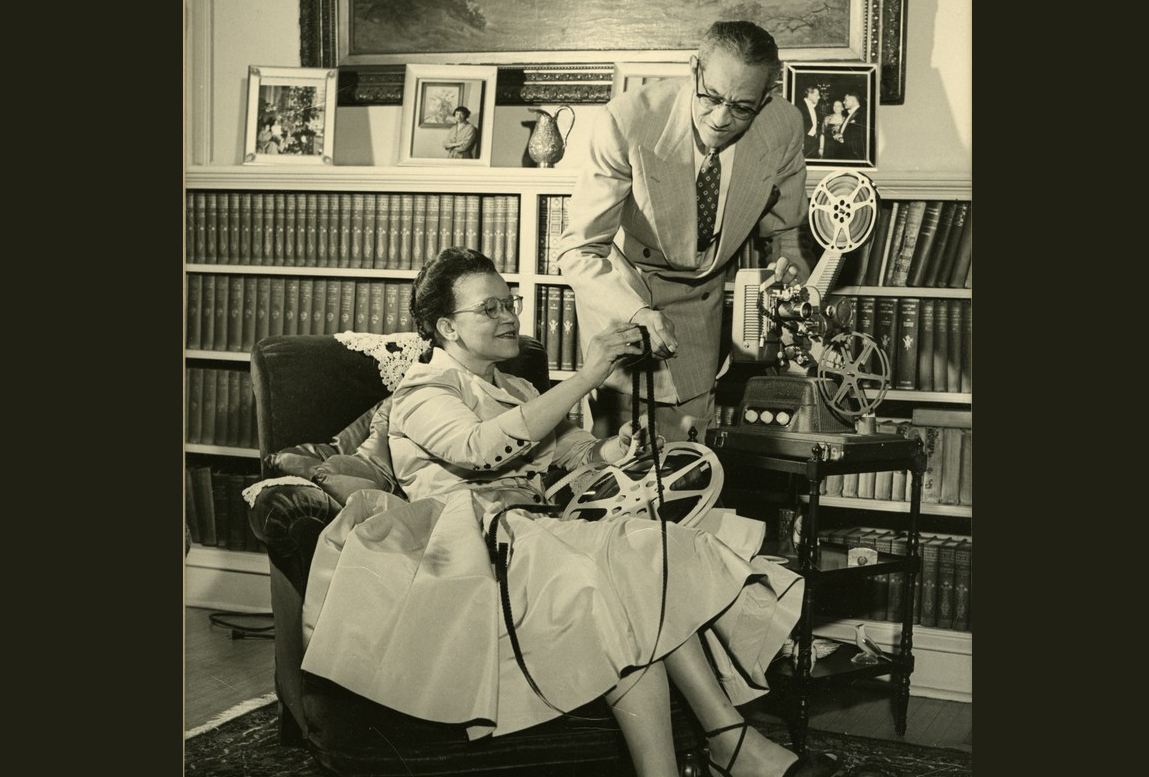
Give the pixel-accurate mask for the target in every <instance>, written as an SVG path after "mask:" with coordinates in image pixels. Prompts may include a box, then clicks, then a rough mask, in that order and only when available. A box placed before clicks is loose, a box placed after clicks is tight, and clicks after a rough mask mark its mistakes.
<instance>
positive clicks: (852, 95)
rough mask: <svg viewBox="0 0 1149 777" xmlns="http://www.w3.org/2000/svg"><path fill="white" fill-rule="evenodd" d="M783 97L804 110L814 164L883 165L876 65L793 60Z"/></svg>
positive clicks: (810, 160) (807, 154)
mask: <svg viewBox="0 0 1149 777" xmlns="http://www.w3.org/2000/svg"><path fill="white" fill-rule="evenodd" d="M783 97H785V98H786V99H787V100H789V101H790V102H791V103H793V104H794V105H795V106H796V107H797V108H798V111H799V113H801V114H802V127H803V129H804V130H805V133H806V134H805V137H804V138H803V140H804V155H805V157H806V164H807V165H808V166H811V167H859V168H875V167H877V165H878V160H877V149H878V132H877V130H878V127H877V116H878V114H877V106H878V66H877V65H876V64H862V63H858V64H842V63H840V62H802V63H795V64H787V65H786V75H785V77H784V79H783Z"/></svg>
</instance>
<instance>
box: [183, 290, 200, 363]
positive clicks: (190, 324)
mask: <svg viewBox="0 0 1149 777" xmlns="http://www.w3.org/2000/svg"><path fill="white" fill-rule="evenodd" d="M187 284H188V299H187V338H186V340H185V342H186V344H187V347H188V349H190V350H198V349H199V348H201V347H202V343H203V340H202V339H201V338H202V334H201V327H200V316H202V315H203V276H202V275H198V274H189V275H188V280H187Z"/></svg>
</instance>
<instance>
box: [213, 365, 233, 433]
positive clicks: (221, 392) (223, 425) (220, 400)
mask: <svg viewBox="0 0 1149 777" xmlns="http://www.w3.org/2000/svg"><path fill="white" fill-rule="evenodd" d="M229 372H230V370H215V444H216V445H231V444H232V442H233V441H234V438H233V436H232V431H231V429H230V428H229V426H228V421H229V420H230V419H231V397H230V396H229V391H228V389H229V387H230V385H231V384H230V383H229V382H228V373H229Z"/></svg>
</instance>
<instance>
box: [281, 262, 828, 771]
mask: <svg viewBox="0 0 1149 777" xmlns="http://www.w3.org/2000/svg"><path fill="white" fill-rule="evenodd" d="M521 303H522V298H521V297H517V296H512V295H511V292H510V289H509V288H508V287H507V284H506V283H505V282H504V280H503V279H502V277H500V276H499V274H498V272H497V271H496V270H495V266H494V264H493V263H492V262H491V260H490V259H488V258H487V257H485V256H483V255H482V254H480V253H478V252H476V251H472V250H468V249H462V248H448V249H446V250H444V251H443V252H442V253H441V254H440V255H439V256H438V257H437V258H435V259H434V260H432V261H430V262H428V263H427V264H426V265H425V266H424V267H423V268H422V269H421V270H420V271H419V274H418V276H417V277H416V278H415V283H414V289H413V293H412V300H411V312H412V314H413V316H414V320H415V321H416V323H417V325H418V328H419V333H420V334H421V335H423V336H424V337H425V338H427V339H428V340H431V341H433V343H434V350H433V353H432V355H431V358H430V361H429V363H426V364H422V363H415V364H413V365H411V367H410V368H409V369H408V371H407V373H406V375H405V377H404V378H403V380H402V381H401V383H400V384H399V386H398V388H397V389H396V391H395V393H394V396H393V400H392V407H391V416H390V427H389V437H390V445H391V454H392V458H393V461H394V466H395V474H396V477H397V478H398V480H399V482H400V485H401V486H402V487H403V490H404V492H405V493H406V494H407V495H408V497H409V498H410V500H411V501H410V503H405V502H403V500H401V499H399V498H398V497H395V496H394V495H391V494H387V493H385V492H382V491H372V490H363V491H359V492H356V493H355V494H354V495H353V496H352V497H351V498H350V499H349V500H348V503H347V505H346V507H345V508H344V509H343V511H342V512H341V513H340V514H339V515H338V516H337V517H336V519H335V520H334V521H333V522H332V523H331V524H330V525H329V526H328V527H327V529H325V530H324V533H323V535H322V536H321V537H320V541H319V544H318V547H317V548H316V553H315V559H314V562H313V564H312V568H311V574H310V578H309V581H308V589H307V597H306V601H305V603H304V638H305V640H307V651H306V655H305V657H304V661H303V668H304V669H305V670H307V671H309V672H312V673H314V674H317V675H320V676H323V677H326V678H328V679H330V680H332V681H334V682H336V683H339V684H340V685H342V686H344V687H346V688H348V689H349V690H351V691H353V692H355V693H358V694H360V695H362V696H365V697H367V698H369V699H372V700H374V701H376V702H378V703H380V704H383V705H385V706H387V707H390V708H391V709H395V710H399V711H400V712H403V713H406V714H408V715H413V716H415V717H420V718H423V719H428V720H436V721H443V722H451V723H461V724H466V725H467V726H468V732H469V734H470V735H471V736H472V737H475V736H481V735H484V734H493V735H495V736H498V735H500V734H506V733H510V732H513V731H518V730H521V729H524V728H527V727H529V726H533V725H535V724H538V723H541V722H543V721H546V720H549V719H552V718H555V717H557V716H559V715H561V714H564V712H567V711H570V710H574V709H576V708H578V707H580V706H582V705H584V704H586V703H588V702H590V701H592V700H594V699H596V698H598V697H600V696H601V697H605V699H606V701H607V702H608V704H609V705H610V708H611V710H612V713H613V715H614V717H615V719H616V720H617V721H618V725H619V727H620V728H621V730H622V732H623V737H624V739H625V741H626V743H627V747H628V750H629V751H630V754H631V757H632V759H633V761H634V764H635V770H636V772H637V773H638V774H639V775H641V776H642V777H647V776H652V775H659V776H663V775H665V776H666V777H670V776H671V775H675V774H677V767H676V764H675V755H674V747H673V741H672V735H671V725H670V699H669V689H668V684H667V679H668V677H669V679H670V681H673V682H674V683H675V685H676V687H677V688H678V689H679V690H680V691H681V692H682V694H683V697H684V698H685V699H686V701H687V703H688V704H689V705H690V707H691V709H692V711H693V712H694V714H695V715H696V716H697V718H698V720H699V721H700V723H701V724H702V726H703V728H704V730H706V731H707V738H708V744H709V750H710V756H711V759H712V764H713V766H714V768H715V769H716V770H717V772H718V773H721V774H724V775H738V776H739V777H741V775H769V776H770V777H776V776H778V775H785V776H786V777H797V776H801V777H813V776H815V775H816V776H819V777H821V776H823V775H831V774H833V773H834V772H835V771H836V762H835V760H834V759H833V758H830V757H828V756H824V755H823V756H816V757H813V758H803V759H798V758H797V757H796V756H795V755H794V753H792V752H790V751H789V750H786V749H785V748H783V747H781V746H779V745H777V744H775V743H773V742H771V741H770V740H768V739H766V738H765V737H764V736H762V735H761V734H760V733H759V732H757V731H756V730H755V729H754V728H753V727H751V726H749V725H748V724H747V723H746V722H745V721H744V720H743V718H742V716H741V715H740V713H739V712H738V710H737V709H736V707H735V706H734V705H735V704H742V703H745V702H747V701H749V700H751V699H753V698H755V697H757V696H761V695H762V694H764V693H765V692H766V690H767V688H766V684H765V676H764V673H765V669H766V667H767V666H768V664H769V663H770V661H771V659H773V657H774V656H775V654H776V653H777V651H778V650H779V648H780V647H781V645H782V642H783V641H784V640H785V638H786V637H787V636H788V634H789V632H790V630H791V628H792V627H793V625H794V623H795V622H796V620H797V618H798V615H799V611H800V608H801V600H802V594H803V590H804V589H803V581H802V578H801V577H799V576H798V575H796V574H794V573H793V572H791V571H789V570H787V569H786V568H785V567H782V566H779V565H776V564H772V563H770V562H767V561H765V560H764V559H762V558H752V557H753V556H754V554H755V551H756V550H757V547H755V548H753V549H744V550H743V551H742V552H741V555H740V554H739V553H738V552H735V550H733V549H732V548H731V547H730V546H729V545H727V544H726V543H724V542H723V541H722V540H720V539H719V538H718V537H717V536H716V535H715V534H712V533H710V532H708V531H705V530H702V529H697V528H686V527H683V526H679V525H677V524H673V523H668V524H667V525H666V532H667V536H666V543H665V553H666V556H667V558H666V569H667V577H666V579H665V585H666V599H665V602H666V607H665V612H664V613H663V612H662V611H661V605H662V601H663V598H662V594H663V585H664V578H663V553H664V548H663V539H662V535H661V532H660V531H658V530H654V531H652V530H651V529H652V523H651V521H650V520H649V519H646V518H630V519H627V518H624V519H615V520H602V521H584V520H566V521H564V520H559V519H557V518H550V517H545V516H540V515H537V514H532V513H531V512H528V511H527V510H523V509H517V508H516V509H512V510H509V511H506V512H504V513H503V519H502V520H501V521H500V522H499V523H498V525H497V527H496V526H492V523H493V522H494V521H495V519H496V517H497V514H498V513H499V512H500V511H502V510H503V508H505V507H506V506H507V505H510V504H523V503H526V504H538V503H542V502H543V501H544V500H545V496H544V491H543V475H544V473H546V471H547V470H548V468H550V467H551V466H552V465H559V466H561V467H565V468H567V469H574V468H576V467H579V466H581V465H583V464H585V463H588V462H603V463H609V462H613V461H617V460H619V459H621V458H623V456H624V455H625V453H626V450H627V447H628V445H629V443H630V438H631V436H632V430H631V429H630V428H629V425H628V426H627V427H625V428H624V429H623V430H622V433H621V434H620V435H619V436H617V437H611V438H608V439H605V440H598V439H596V438H595V437H594V436H593V435H591V434H590V433H589V432H586V431H584V430H582V429H580V428H578V427H576V426H575V425H573V424H572V423H571V422H570V421H569V420H567V413H568V412H569V411H570V409H571V407H572V406H574V405H575V404H576V403H577V402H578V401H579V400H580V399H581V398H582V397H583V396H584V395H586V394H587V393H588V392H590V391H591V390H593V389H595V388H597V387H598V386H600V385H601V384H602V383H603V381H604V380H605V379H606V378H607V376H608V375H610V373H611V372H612V371H613V370H614V369H615V368H616V367H617V366H619V364H620V363H621V362H623V361H624V360H628V359H633V358H636V357H639V356H641V354H642V352H643V349H642V336H641V332H640V330H639V328H638V327H637V326H635V325H633V324H620V325H617V326H614V327H612V328H609V329H607V330H606V331H604V332H602V333H600V334H599V335H597V336H596V337H595V338H594V339H593V341H592V343H591V346H590V348H589V350H588V352H587V353H586V354H585V359H584V364H583V366H582V367H580V368H579V370H578V371H577V372H576V373H575V374H574V375H573V376H571V377H570V378H568V379H566V380H564V381H563V382H561V383H559V384H557V385H555V386H554V387H552V388H551V389H550V390H548V391H547V392H546V393H544V394H542V395H539V393H538V392H537V391H536V390H535V388H534V387H533V386H532V385H531V384H530V383H528V382H527V381H525V380H522V379H519V378H517V377H514V376H511V375H506V374H504V373H502V372H500V371H499V370H498V368H497V367H496V366H495V365H496V364H497V363H499V362H501V361H504V360H506V359H509V358H512V357H514V356H516V355H517V354H518V350H519V319H518V313H519V312H520V310H521ZM496 529H497V537H498V539H499V541H500V542H504V541H507V542H509V543H510V561H509V566H508V577H507V585H506V588H507V592H508V594H509V599H510V605H511V611H512V612H513V613H514V619H515V620H514V624H515V625H514V630H515V632H516V634H517V639H518V642H519V644H520V646H521V649H522V658H523V662H524V664H525V665H526V667H527V668H528V670H529V674H530V679H528V678H527V677H526V676H525V675H524V672H523V670H522V669H521V668H520V666H519V664H518V661H517V660H516V657H515V655H514V649H513V646H512V643H511V639H510V636H511V635H509V634H508V633H507V631H506V628H505V626H504V621H503V618H501V617H500V607H501V605H500V600H499V596H500V592H499V590H498V588H499V587H498V583H497V581H496V575H495V572H494V571H493V569H492V563H491V560H490V557H489V555H488V552H487V548H486V544H485V540H484V535H485V533H487V532H490V531H493V530H496ZM757 539H758V540H760V539H761V537H760V536H759V537H758V538H757ZM700 631H702V632H703V638H701V639H700V636H699V632H700ZM704 640H705V648H704V646H703V644H704ZM716 673H717V674H718V677H716ZM719 677H720V678H721V681H720V679H719ZM532 679H533V684H532Z"/></svg>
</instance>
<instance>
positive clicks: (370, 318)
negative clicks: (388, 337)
mask: <svg viewBox="0 0 1149 777" xmlns="http://www.w3.org/2000/svg"><path fill="white" fill-rule="evenodd" d="M369 283H370V287H369V288H368V291H367V309H368V313H367V331H368V332H370V333H371V334H375V335H381V334H383V291H384V286H385V284H384V282H383V281H369Z"/></svg>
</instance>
